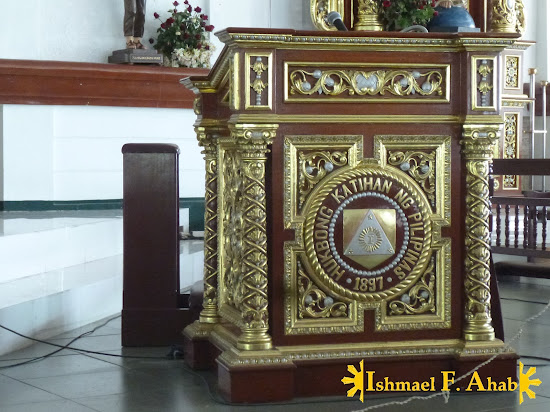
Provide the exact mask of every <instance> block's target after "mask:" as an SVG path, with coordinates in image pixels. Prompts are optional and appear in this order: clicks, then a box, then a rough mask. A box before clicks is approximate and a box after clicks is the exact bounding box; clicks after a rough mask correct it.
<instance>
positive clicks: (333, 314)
mask: <svg viewBox="0 0 550 412" xmlns="http://www.w3.org/2000/svg"><path fill="white" fill-rule="evenodd" d="M297 281H298V317H299V318H300V319H304V318H316V319H319V318H342V317H348V315H349V308H348V305H347V304H345V303H343V302H338V301H335V299H334V298H333V297H331V296H327V294H326V293H325V292H323V291H322V290H321V289H319V288H318V287H317V286H315V284H314V283H313V282H312V281H311V279H310V278H309V277H308V276H307V275H306V273H305V272H304V270H303V268H302V265H301V264H300V263H298V279H297Z"/></svg>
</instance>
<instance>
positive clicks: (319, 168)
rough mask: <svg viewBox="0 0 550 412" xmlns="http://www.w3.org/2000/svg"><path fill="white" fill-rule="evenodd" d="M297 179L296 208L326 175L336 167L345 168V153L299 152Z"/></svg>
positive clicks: (326, 151) (346, 160) (325, 151)
mask: <svg viewBox="0 0 550 412" xmlns="http://www.w3.org/2000/svg"><path fill="white" fill-rule="evenodd" d="M298 159H299V160H298V161H299V166H298V167H299V172H298V173H299V178H298V185H299V188H300V199H299V202H298V206H299V207H301V206H302V204H303V203H304V202H305V200H306V198H307V196H308V194H309V193H310V192H311V190H312V189H313V188H314V187H315V185H316V184H317V183H318V182H320V181H321V180H322V179H323V178H324V177H325V176H326V175H327V174H328V173H330V172H332V171H333V170H335V169H336V168H337V167H340V166H345V165H346V164H347V163H348V156H347V151H341V150H338V151H334V152H331V151H328V150H324V151H317V152H299V155H298Z"/></svg>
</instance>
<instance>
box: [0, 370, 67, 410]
mask: <svg viewBox="0 0 550 412" xmlns="http://www.w3.org/2000/svg"><path fill="white" fill-rule="evenodd" d="M4 376H6V375H4ZM6 378H9V379H11V380H13V381H15V382H18V383H21V384H23V385H26V386H29V387H31V388H33V389H37V390H39V391H41V392H46V393H48V394H50V395H53V396H57V397H58V398H59V399H53V400H50V401H54V400H60V399H63V400H66V401H70V400H71V399H69V398H65V397H64V396H63V395H59V394H57V393H53V392H50V391H49V390H46V389H44V388H40V387H38V386H35V385H32V384H30V383H28V382H25V381H24V380H21V379H17V378H14V377H11V376H6ZM43 402H49V401H44V400H42V401H37V402H28V401H25V402H17V403H12V404H11V405H23V404H26V403H32V404H40V403H43Z"/></svg>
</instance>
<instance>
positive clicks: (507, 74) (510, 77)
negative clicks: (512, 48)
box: [504, 55, 521, 90]
mask: <svg viewBox="0 0 550 412" xmlns="http://www.w3.org/2000/svg"><path fill="white" fill-rule="evenodd" d="M520 70H521V56H514V55H511V56H505V57H504V88H505V89H507V90H520V89H521V87H520V76H519V73H520V72H519V71H520Z"/></svg>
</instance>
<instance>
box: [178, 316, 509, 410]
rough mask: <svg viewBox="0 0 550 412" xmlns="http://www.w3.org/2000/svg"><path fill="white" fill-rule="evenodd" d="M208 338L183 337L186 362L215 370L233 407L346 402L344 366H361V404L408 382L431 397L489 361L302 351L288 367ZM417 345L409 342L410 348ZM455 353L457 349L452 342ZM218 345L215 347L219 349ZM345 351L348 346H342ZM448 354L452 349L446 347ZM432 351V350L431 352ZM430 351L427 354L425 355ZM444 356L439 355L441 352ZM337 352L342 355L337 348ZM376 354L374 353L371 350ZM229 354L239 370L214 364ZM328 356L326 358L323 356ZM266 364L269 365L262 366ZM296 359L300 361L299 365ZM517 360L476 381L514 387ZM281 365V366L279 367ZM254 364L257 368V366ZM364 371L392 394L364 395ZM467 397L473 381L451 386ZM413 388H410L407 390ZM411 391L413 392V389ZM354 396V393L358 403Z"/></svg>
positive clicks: (503, 360) (216, 336) (505, 358)
mask: <svg viewBox="0 0 550 412" xmlns="http://www.w3.org/2000/svg"><path fill="white" fill-rule="evenodd" d="M215 330H217V331H219V333H217V332H214V333H213V334H212V337H213V340H215V341H216V342H217V344H213V343H211V342H210V341H209V340H207V339H197V338H189V337H188V336H187V334H186V338H185V361H186V363H187V364H188V365H189V366H190V367H191V368H193V369H196V370H205V369H214V368H217V374H218V389H219V391H220V394H221V395H222V396H223V397H224V398H225V399H226V400H227V401H229V402H235V403H257V402H278V401H285V400H289V399H293V398H299V397H313V396H340V397H345V396H346V393H347V391H348V390H349V389H351V387H352V385H345V384H344V383H342V379H343V378H344V377H346V376H349V377H353V375H352V374H351V373H350V372H348V365H353V366H354V367H355V369H356V370H358V371H359V370H360V362H361V360H363V364H364V371H363V375H362V376H363V377H364V385H365V392H364V396H365V401H366V402H368V398H369V394H370V395H379V394H380V393H385V394H389V395H391V393H393V392H402V391H399V390H397V389H399V386H398V384H397V382H409V383H410V384H411V385H414V382H418V383H419V385H421V384H422V383H423V382H429V383H428V384H425V385H428V386H427V387H428V388H429V390H428V391H420V392H413V391H412V390H411V391H408V392H410V393H411V396H412V395H423V394H428V393H430V392H432V393H433V392H434V391H440V390H441V389H442V388H443V386H442V385H443V380H444V373H442V372H446V371H450V372H454V375H452V374H449V375H446V376H447V377H454V379H456V378H458V377H460V376H462V375H463V374H465V373H467V372H469V371H471V370H472V369H474V368H475V367H476V366H477V365H479V364H480V363H482V362H484V361H486V360H487V359H488V358H489V357H490V356H487V355H482V354H476V353H475V352H482V351H484V349H473V348H472V349H471V350H467V351H471V352H473V353H468V354H467V355H466V354H464V353H463V354H456V355H453V356H449V355H443V354H442V355H429V356H426V355H416V356H410V355H409V356H400V355H398V354H397V352H399V350H398V349H395V350H394V351H395V352H396V354H395V355H393V356H391V355H390V356H384V357H381V356H374V357H370V358H367V357H360V356H359V357H358V356H350V357H349V358H341V357H340V358H335V359H327V358H323V356H322V355H321V354H319V358H318V359H307V357H308V353H307V351H304V350H301V351H299V352H300V353H296V354H295V355H293V356H292V357H293V360H292V362H286V363H285V360H286V359H288V358H287V357H286V356H285V355H281V352H283V353H288V352H287V351H286V350H283V351H281V352H279V351H277V350H274V351H273V352H279V357H273V354H269V351H264V352H262V353H246V352H244V351H239V350H237V349H236V348H235V347H231V348H229V349H225V350H223V349H222V346H225V344H226V342H224V343H223V344H222V341H223V338H222V337H221V336H222V335H226V336H227V334H228V333H229V332H228V330H227V329H225V328H224V327H219V326H218V327H216V328H215ZM415 343H418V342H411V345H414V344H415ZM456 344H457V348H458V347H460V344H459V343H458V342H457V343H456ZM218 345H219V346H218ZM345 346H347V345H345ZM495 346H500V341H497V342H495ZM388 348H389V347H388V345H380V349H381V350H386V351H388V350H389V351H392V349H388ZM449 348H452V346H449ZM432 349H436V351H437V348H432ZM427 350H429V349H427ZM441 350H442V351H443V349H442V348H441ZM332 351H338V348H332ZM342 351H347V349H344V348H342ZM374 351H375V352H376V350H374ZM223 352H225V354H226V355H227V354H231V355H235V356H236V357H238V356H243V361H244V362H246V363H243V364H233V365H228V362H227V361H226V360H225V359H223V358H224V357H222V359H220V358H219V356H220V355H221V354H222V353H223ZM327 354H328V353H327ZM270 358H271V361H272V362H269V363H265V362H266V360H269V359H270ZM300 358H304V359H303V360H301V359H300ZM517 359H518V356H517V355H516V354H515V353H513V352H509V353H504V354H501V355H499V356H498V357H497V358H496V359H495V360H493V361H492V362H491V363H490V364H489V366H485V367H482V368H480V369H479V370H478V374H479V378H480V380H481V382H482V383H483V385H484V388H487V381H488V379H490V380H491V381H492V382H497V383H500V382H508V380H510V381H511V382H517ZM278 361H280V363H279V362H278ZM256 362H257V363H256ZM366 371H374V372H375V373H374V375H372V376H373V379H374V380H373V383H374V385H373V388H375V389H376V382H381V383H385V379H386V378H387V380H388V382H394V383H395V384H396V385H395V387H394V390H391V383H388V384H386V388H388V390H386V391H384V390H382V391H379V390H375V391H368V390H367V389H368V376H369V375H368V374H367V373H366ZM470 384H471V387H470V388H469V389H470V391H471V392H478V389H479V387H478V385H477V384H476V381H475V380H474V381H473V382H472V375H469V376H468V377H466V378H464V379H463V380H461V381H460V382H457V383H456V384H454V385H452V386H450V390H451V393H461V392H467V393H469V392H468V391H467V389H468V386H470ZM411 387H412V386H411ZM412 388H413V390H414V387H412ZM358 394H359V392H358V393H357V397H358Z"/></svg>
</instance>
